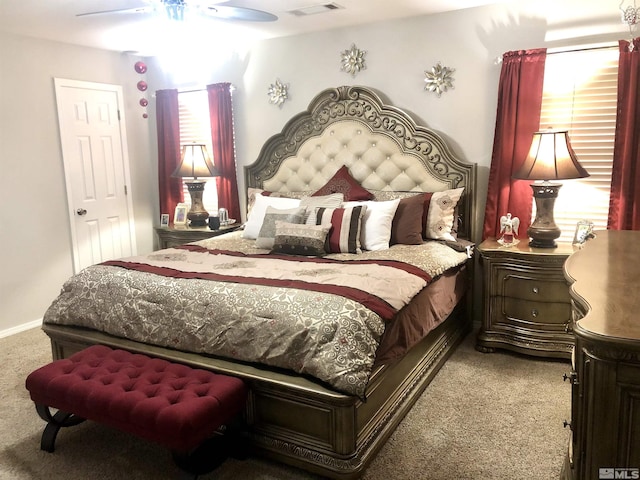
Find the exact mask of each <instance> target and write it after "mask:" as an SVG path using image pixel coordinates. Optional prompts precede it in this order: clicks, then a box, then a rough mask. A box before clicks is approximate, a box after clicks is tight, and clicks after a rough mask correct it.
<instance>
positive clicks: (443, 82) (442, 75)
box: [424, 62, 455, 97]
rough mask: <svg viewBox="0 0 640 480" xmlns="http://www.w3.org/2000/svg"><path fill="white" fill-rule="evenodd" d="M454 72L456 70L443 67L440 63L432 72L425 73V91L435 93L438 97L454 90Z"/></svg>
mask: <svg viewBox="0 0 640 480" xmlns="http://www.w3.org/2000/svg"><path fill="white" fill-rule="evenodd" d="M453 72H455V70H454V69H453V68H449V67H443V66H442V65H441V64H440V62H438V64H437V65H435V66H434V67H432V68H431V71H428V72H424V75H425V77H426V78H425V79H424V82H425V85H424V89H425V90H428V91H430V92H435V93H436V95H438V97H440V96H441V95H442V93H443V92H446V91H447V90H448V89H450V88H451V89H453V76H452V75H453Z"/></svg>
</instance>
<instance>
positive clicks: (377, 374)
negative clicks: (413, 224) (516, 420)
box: [43, 86, 476, 478]
mask: <svg viewBox="0 0 640 480" xmlns="http://www.w3.org/2000/svg"><path fill="white" fill-rule="evenodd" d="M475 181H476V167H475V165H474V164H469V163H465V162H462V161H460V160H459V159H457V158H456V157H455V156H454V155H453V154H452V153H451V150H450V149H449V148H448V146H447V144H446V143H445V141H444V139H443V138H442V137H441V136H440V135H439V134H437V133H436V132H434V131H432V130H430V129H428V128H425V127H422V126H418V125H417V124H416V123H415V122H414V120H413V119H412V118H411V117H410V116H409V115H408V114H406V113H404V112H403V111H401V110H399V109H397V108H395V107H393V106H390V105H388V104H386V103H385V102H384V101H383V100H382V99H381V97H380V96H379V95H378V94H377V93H375V92H374V91H373V90H371V89H369V88H366V87H357V86H344V87H338V88H330V89H327V90H324V91H322V92H321V93H319V94H318V95H317V96H316V97H315V98H314V99H313V100H312V101H311V103H310V104H309V107H308V108H307V110H306V111H304V112H301V113H299V114H297V115H296V116H294V117H293V118H292V119H291V120H290V121H289V122H287V123H286V125H285V126H284V128H283V129H282V131H281V132H280V133H278V134H276V135H274V136H273V137H271V138H270V139H269V140H267V142H266V143H265V144H264V146H263V148H262V149H261V152H260V154H259V156H258V159H257V160H256V161H255V162H254V163H253V164H251V165H249V166H247V167H245V183H246V186H247V192H248V194H247V206H248V207H250V208H251V212H252V213H250V214H249V215H248V221H247V223H246V224H245V227H244V230H242V231H237V232H233V233H228V234H225V235H221V236H219V237H216V238H214V239H210V240H204V241H201V242H195V243H194V244H189V245H186V246H184V247H177V248H173V249H167V250H161V251H158V252H153V253H152V254H149V255H144V256H140V257H138V258H128V259H118V260H114V261H110V262H106V263H105V264H101V265H98V266H94V267H89V269H85V270H83V272H80V273H79V274H78V275H76V276H74V277H73V278H72V279H70V280H69V282H67V283H66V284H65V287H63V291H62V292H61V295H60V297H58V298H57V299H56V300H55V301H54V303H53V304H52V306H51V307H50V308H49V309H48V310H47V313H46V314H45V317H44V323H43V329H44V331H45V332H46V333H47V334H48V335H49V337H50V338H51V344H52V351H53V357H54V358H56V359H58V358H65V357H68V356H70V355H71V354H73V353H75V352H77V351H79V350H80V349H82V348H85V347H86V346H88V345H92V344H105V345H108V346H111V347H114V348H123V349H126V350H129V351H133V352H140V353H145V354H148V355H152V356H156V357H160V358H164V359H167V360H170V361H174V362H180V363H185V364H188V365H190V366H194V367H199V368H205V369H208V370H212V371H215V372H218V373H223V374H228V375H233V376H237V377H240V378H242V379H244V380H245V381H246V382H247V383H248V384H249V386H250V395H249V400H248V402H247V405H246V407H245V410H244V414H243V421H242V429H243V431H244V432H245V435H246V438H247V441H248V443H249V444H250V445H251V449H252V451H253V452H254V453H255V454H258V455H263V456H266V457H268V458H271V459H275V460H277V461H281V462H284V463H287V464H290V465H294V466H297V467H300V468H302V469H305V470H308V471H310V472H314V473H318V474H321V475H324V476H327V477H330V478H357V477H358V476H360V475H361V474H362V473H363V471H364V470H365V469H366V467H367V465H368V464H369V463H370V461H371V460H372V459H373V458H374V457H375V454H376V452H377V451H378V450H379V449H380V448H381V447H382V445H383V444H384V442H385V441H386V439H387V438H388V437H389V435H390V434H391V433H392V432H393V430H394V429H395V427H396V426H397V425H398V423H399V422H400V421H401V420H402V418H403V417H404V415H405V414H406V413H407V411H408V410H409V409H410V408H411V406H412V405H413V404H414V403H415V401H416V400H417V398H418V397H419V396H420V394H421V392H422V391H423V390H424V388H426V386H427V385H428V384H429V382H430V381H431V379H432V378H433V377H434V376H435V374H436V373H437V372H438V370H439V369H440V367H441V366H442V365H443V364H444V362H445V361H446V359H447V358H448V356H449V355H450V353H451V352H452V350H453V349H454V348H455V346H456V345H457V344H458V343H459V342H460V341H461V340H462V338H463V337H464V336H465V335H466V334H467V333H468V332H469V330H470V328H471V319H470V315H469V312H470V309H469V302H470V301H471V298H472V295H471V294H470V285H471V281H470V277H471V273H472V272H471V270H472V260H471V256H472V255H471V253H472V244H471V243H470V242H469V241H468V240H470V239H471V238H473V235H472V227H473V219H474V194H475V191H474V188H475ZM362 192H365V194H367V195H370V198H368V199H366V200H365V199H361V198H355V199H354V197H353V194H354V193H355V195H356V197H357V195H359V194H362ZM423 192H425V193H423ZM452 192H454V193H455V195H454V193H452ZM335 195H340V196H341V201H340V202H339V203H338V204H337V205H334V204H331V203H329V204H327V205H324V204H323V203H322V202H324V201H325V199H330V200H331V201H333V200H335V198H334V197H335ZM452 195H453V196H454V197H455V198H454V201H453V202H452V201H451V196H452ZM417 196H420V198H421V199H422V198H423V197H424V199H426V201H425V202H424V208H425V209H427V205H431V206H430V207H428V208H430V209H433V208H442V209H443V212H444V211H446V212H448V213H447V215H448V217H450V218H449V220H447V221H446V222H445V226H444V227H442V226H441V224H440V223H438V222H431V220H429V228H431V229H432V230H433V231H434V232H435V237H434V238H437V240H436V239H434V240H427V241H425V242H423V241H422V239H420V241H419V242H413V244H404V243H402V240H398V239H399V238H400V237H402V235H404V233H402V234H401V233H400V230H398V229H399V228H400V227H398V226H397V224H396V220H398V218H399V214H398V212H399V211H400V209H401V208H406V209H409V208H410V207H409V205H410V204H414V205H415V201H414V200H415V198H416V197H417ZM347 197H348V198H347ZM327 201H329V200H327ZM421 201H422V200H421ZM296 202H299V203H296ZM372 202H375V203H372ZM300 204H306V205H307V207H305V208H302V207H300ZM383 204H384V205H386V206H385V207H384V208H381V206H382V205H383ZM390 204H393V205H395V208H393V209H391V210H390V209H389V208H387V207H389V206H390ZM441 204H442V205H441ZM265 205H266V206H265ZM278 205H281V206H284V208H279V209H278V208H275V207H276V206H278ZM292 205H293V206H292ZM296 205H298V206H296ZM363 205H364V206H363ZM400 205H403V207H400ZM421 205H422V204H421ZM421 208H422V207H421ZM260 209H266V210H264V212H263V213H260V214H258V213H256V212H258V211H259V210H260ZM301 210H302V213H303V217H304V219H302V220H300V221H295V222H293V221H291V218H294V217H295V216H296V215H298V216H299V215H300V214H301ZM378 211H382V212H383V214H384V213H385V212H386V215H387V217H384V216H382V217H375V218H376V219H378V218H387V219H388V218H390V217H389V212H390V211H391V212H392V213H391V217H393V221H394V223H393V225H394V229H396V230H394V233H393V235H395V240H396V241H394V240H390V239H389V237H388V236H387V238H386V241H387V242H388V244H387V246H386V248H385V246H384V245H383V246H380V247H377V246H376V245H377V243H376V242H378V241H379V239H378V237H377V235H378V233H377V232H378V227H377V225H378V223H379V222H378V221H376V222H372V221H370V222H369V225H370V226H371V225H374V224H375V225H376V229H375V230H370V229H369V227H366V228H365V222H364V221H356V219H362V218H365V217H364V215H365V214H368V215H371V217H369V218H373V217H372V216H373V215H374V212H378ZM426 212H427V210H424V214H423V215H422V222H423V224H422V226H421V233H424V229H425V222H427V214H426ZM432 212H433V210H429V219H431V218H432ZM438 212H440V210H438ZM394 213H395V214H396V215H395V216H394ZM441 213H442V212H441ZM376 214H377V213H376ZM270 215H271V217H273V218H272V220H273V222H272V224H271V226H270V228H269V229H265V225H266V223H267V221H266V218H267V217H269V216H270ZM445 216H446V215H445ZM271 217H269V218H271ZM257 218H260V222H261V224H260V225H258V227H259V228H258V229H257V230H255V228H256V225H252V222H253V223H255V222H256V221H257V220H256V219H257ZM296 218H297V217H296ZM345 218H347V219H349V221H350V222H351V224H353V225H356V224H358V225H360V226H361V228H362V231H358V230H350V229H349V228H346V227H345V228H344V229H342V230H341V228H342V227H341V225H346V223H345V220H344V219H345ZM327 219H328V220H327ZM336 219H338V220H336ZM283 220H286V221H283ZM451 221H452V224H451V225H448V226H447V224H448V223H451ZM340 222H342V223H340ZM390 222H391V220H388V221H387V223H388V224H389V225H391V223H390ZM396 227H397V228H396ZM389 228H390V227H389ZM252 229H253V230H252ZM274 229H275V230H274ZM265 231H267V233H265ZM250 232H253V233H250ZM299 232H304V233H303V234H301V233H299ZM336 232H340V235H336ZM443 232H444V233H443ZM365 233H366V238H365ZM265 237H266V241H267V245H268V246H267V247H265V245H263V244H261V243H259V242H261V241H265ZM303 237H304V240H305V241H304V242H303V247H304V248H305V249H308V248H316V249H319V250H322V249H323V248H324V249H328V250H331V249H332V248H333V249H334V250H331V251H332V252H333V253H332V254H330V255H323V254H305V255H299V254H300V250H298V249H299V248H301V243H300V238H303ZM309 239H311V240H309ZM330 239H331V241H330ZM307 240H309V242H307ZM331 242H333V243H331ZM353 242H355V244H354V243H353ZM382 243H383V244H384V239H383V240H382ZM394 243H395V244H394ZM417 243H419V244H417ZM319 245H321V246H322V248H320V247H319ZM330 245H331V246H330ZM265 248H266V249H265ZM288 248H289V249H291V248H292V249H294V250H292V251H287V250H286V249H288ZM353 248H356V251H353V250H351V249H353ZM336 249H337V250H336ZM308 251H309V250H304V252H308ZM269 252H271V253H269ZM292 252H293V253H296V254H297V255H291V253H292ZM349 252H351V253H349ZM416 252H417V253H416ZM425 252H429V255H430V257H429V258H428V259H427V258H426V257H425V256H426V255H427V253H425ZM433 257H437V262H436V260H434V259H433ZM270 262H277V266H276V264H275V263H270ZM281 265H284V266H281ZM399 267H400V268H399ZM238 268H240V269H245V270H242V272H243V273H242V274H240V273H238V270H237V269H238ZM298 268H304V269H305V270H304V272H305V273H304V275H306V276H304V277H301V275H302V274H301V273H300V271H299V270H298ZM338 270H339V271H340V274H339V275H338V274H336V273H335V272H336V271H338ZM258 271H260V272H269V273H268V275H265V276H269V277H270V278H268V279H264V278H262V277H260V279H259V280H256V278H258V276H259V274H258V273H256V272H258ZM292 272H293V273H292ZM347 272H348V273H347ZM425 272H426V273H425ZM241 275H242V276H244V277H247V278H248V279H250V281H249V283H244V282H245V279H244V278H243V280H242V281H239V280H237V279H238V277H239V276H241ZM345 275H346V276H345ZM311 277H314V278H313V279H312V278H311ZM315 278H322V279H328V278H331V280H327V281H329V282H330V283H331V282H333V283H331V286H330V287H328V286H327V285H326V284H325V283H324V280H323V282H320V281H316V279H315ZM357 278H360V281H362V282H364V283H363V284H362V285H357V284H355V283H353V282H354V281H355V280H354V279H357ZM367 279H368V280H367ZM136 281H139V282H140V283H132V282H136ZM186 282H190V283H189V284H188V285H189V286H188V287H185V286H184V285H185V284H186ZM251 282H253V283H251ZM367 282H369V283H367ZM385 282H386V284H385ZM421 282H422V283H421ZM378 284H379V285H378ZM389 284H394V285H401V286H402V288H400V289H399V290H402V293H401V294H400V293H398V294H396V293H394V294H393V295H390V296H387V293H386V290H391V289H390V288H389ZM256 285H258V286H256ZM354 285H355V286H354ZM385 285H386V286H385ZM179 288H180V289H183V290H179ZM187 288H188V291H187V290H186V289H187ZM338 288H339V290H338ZM81 290H83V291H84V292H85V293H86V292H87V291H89V290H91V291H92V292H93V293H91V294H87V295H86V296H85V297H84V298H79V297H81V295H80V294H77V293H74V291H81ZM174 290H176V291H178V292H179V295H178V297H176V299H174V300H169V297H170V296H171V295H172V292H173V291H174ZM214 290H215V291H214ZM196 292H197V293H196ZM203 292H204V293H203ZM363 292H364V294H363ZM190 295H193V296H194V298H195V297H197V298H198V299H199V298H202V297H203V296H208V297H207V298H208V299H207V300H206V301H203V302H201V303H202V305H201V306H202V308H200V309H198V308H196V307H194V305H197V304H198V301H199V300H195V299H194V298H191V297H189V296H190ZM269 295H271V297H270V296H269ZM186 297H189V298H191V300H189V301H185V300H184V299H185V298H186ZM240 297H245V298H249V297H251V300H250V302H249V303H251V305H247V304H241V303H240V300H239V299H240ZM338 298H339V299H340V300H337V299H338ZM113 299H116V302H115V303H111V304H110V303H108V302H109V301H113ZM74 302H75V303H74ZM135 302H139V304H138V306H135V307H130V305H136V303H135ZM162 302H174V303H172V304H169V306H167V304H164V303H162ZM284 303H286V304H287V305H288V306H287V309H289V308H294V309H297V310H295V311H289V310H287V312H284V311H285V310H286V309H285V308H284V307H282V308H281V305H282V304H284ZM257 304H260V305H261V306H260V308H263V309H264V308H265V307H264V305H268V306H269V309H270V310H269V312H270V313H268V314H263V313H261V314H256V313H255V310H251V309H252V308H258V307H256V305H257ZM185 305H186V306H185ZM363 305H364V306H363ZM145 309H146V310H147V314H146V317H145V318H146V319H145V320H144V321H140V319H139V318H137V317H136V315H138V314H139V311H140V310H145ZM332 309H334V310H335V311H336V312H347V313H346V316H345V317H344V318H343V317H342V316H339V315H343V314H342V313H335V318H333V316H334V314H333V313H331V312H333V311H334V310H332ZM249 310H251V311H252V312H253V313H251V314H250V315H248V317H247V314H246V312H247V311H249ZM276 310H278V312H280V311H281V310H282V311H283V312H284V313H282V315H284V317H283V318H280V317H278V316H276V315H280V313H277V314H276V313H273V312H275V311H276ZM177 311H180V312H181V313H180V315H178V314H177V313H176V314H174V313H171V312H177ZM214 311H215V312H214ZM70 312H71V313H70ZM101 312H102V313H101ZM220 312H222V313H220ZM243 312H244V313H243ZM207 315H212V316H213V315H218V316H219V317H224V319H225V320H230V321H231V323H229V324H225V325H224V326H218V325H217V320H216V322H213V321H211V320H210V319H209V320H207V321H205V317H206V316H207ZM243 315H244V317H243ZM138 316H139V315H138ZM107 317H108V318H107ZM147 317H148V318H147ZM183 317H184V318H185V319H187V318H188V319H189V320H188V321H186V320H184V321H185V324H184V325H183V324H182V323H178V322H179V321H180V322H182V321H183ZM316 317H317V318H316ZM207 318H208V317H207ZM212 318H213V317H212ZM216 318H217V317H216ZM247 318H250V320H251V321H248V320H247ZM284 318H286V319H290V320H289V321H288V323H291V324H294V325H289V324H287V325H286V326H282V327H281V325H283V324H284V323H287V322H285V320H283V319H284ZM354 318H356V319H357V322H356V320H354ZM149 319H153V321H150V320H149ZM233 319H235V320H233ZM238 319H239V320H238ZM301 319H303V320H304V321H303V320H301ZM251 322H254V324H251ZM255 322H259V327H256V324H255ZM305 322H306V323H305ZM213 323H216V326H215V327H210V325H212V324H213ZM300 323H302V324H304V325H303V328H302V330H303V331H304V335H302V334H301V333H300V332H299V331H296V330H295V328H296V325H297V324H300ZM356 323H358V326H357V327H354V326H353V325H355V324H356ZM341 325H342V326H343V327H344V326H345V325H347V326H346V327H344V328H343V329H342V330H340V329H341V328H342V327H341ZM310 326H311V327H310ZM318 326H319V327H318ZM334 327H335V330H331V332H329V333H327V330H328V329H333V328H334ZM209 328H212V329H211V330H209ZM280 328H282V330H280ZM356 328H357V329H358V330H356ZM292 329H293V330H292ZM285 331H286V332H288V333H286V334H284V333H283V332H285ZM269 332H275V333H273V334H272V333H269ZM310 332H311V333H310ZM312 335H318V336H319V337H321V338H322V339H323V340H322V342H321V343H322V345H323V347H322V348H320V347H318V348H316V347H315V345H316V344H315V343H313V344H310V343H306V342H308V337H310V336H312ZM212 338H215V339H217V340H216V341H211V339H212ZM219 339H222V340H219ZM243 339H244V340H243ZM247 339H250V340H247ZM283 339H284V340H283ZM234 342H235V343H234ZM269 342H272V343H269ZM274 342H275V343H274ZM314 342H315V340H314ZM205 344H206V345H205ZM209 344H213V346H211V348H209ZM296 345H297V346H298V347H297V348H299V349H300V351H301V353H292V352H293V350H290V349H292V348H293V347H295V346H296ZM309 345H314V347H313V348H312V347H309ZM349 345H351V346H349ZM300 346H301V347H300ZM310 350H314V351H315V350H317V351H318V352H319V354H318V356H317V357H315V356H314V357H313V358H310V357H311V355H310V354H308V352H309V351H310ZM274 352H277V354H275V353H274ZM314 355H315V354H314Z"/></svg>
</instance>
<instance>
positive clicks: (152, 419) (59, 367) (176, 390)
mask: <svg viewBox="0 0 640 480" xmlns="http://www.w3.org/2000/svg"><path fill="white" fill-rule="evenodd" d="M26 387H27V390H29V393H30V395H31V399H32V400H33V401H34V402H35V404H36V409H37V411H38V414H39V415H40V416H41V417H42V418H43V419H44V420H45V421H47V422H48V425H47V426H46V428H45V430H44V432H43V434H42V439H41V444H40V446H41V448H42V449H43V450H46V451H49V452H53V450H54V444H55V439H56V436H57V434H58V431H59V430H60V428H61V427H66V426H72V425H77V424H79V423H80V422H82V421H84V420H85V419H89V420H93V421H96V422H99V423H102V424H105V425H109V426H111V427H115V428H117V429H120V430H123V431H125V432H129V433H132V434H134V435H137V436H139V437H142V438H145V439H147V440H151V441H153V442H157V443H159V444H161V445H164V446H166V447H167V448H169V449H170V450H172V451H173V453H174V459H175V460H176V462H177V463H178V465H179V466H180V467H181V468H183V469H184V470H186V471H188V472H190V473H192V474H194V475H195V476H197V475H198V473H205V471H209V470H211V469H212V468H214V466H213V465H208V466H207V467H202V466H201V465H194V464H191V463H190V461H189V456H190V455H192V453H193V452H195V451H196V450H197V447H199V446H201V445H203V444H205V443H206V442H205V441H206V440H207V439H210V438H211V437H212V436H213V434H214V433H215V431H216V430H217V429H218V428H219V427H221V426H222V425H226V424H227V423H228V422H229V421H231V420H232V419H233V418H234V417H236V416H237V415H238V414H239V413H240V411H241V410H242V409H243V407H244V404H245V402H246V398H247V387H246V385H245V384H244V382H243V381H242V380H240V379H238V378H234V377H229V376H226V375H218V374H215V373H213V372H209V371H206V370H200V369H194V368H191V367H188V366H186V365H180V364H175V363H171V362H168V361H166V360H161V359H158V358H150V357H147V356H145V355H140V354H133V353H130V352H126V351H124V350H113V349H111V348H109V347H106V346H103V345H94V346H92V347H89V348H87V349H85V350H82V351H81V352H78V353H76V354H75V355H72V356H71V357H69V358H68V359H63V360H56V361H54V362H52V363H49V364H48V365H45V366H43V367H41V368H39V369H37V370H35V371H34V372H32V373H31V374H30V375H29V376H28V377H27V380H26ZM51 407H53V408H55V409H57V410H58V412H57V413H56V414H55V415H52V414H51V412H50V410H49V408H51ZM200 456H202V455H200ZM222 460H223V458H222V459H220V461H222ZM217 463H220V462H217Z"/></svg>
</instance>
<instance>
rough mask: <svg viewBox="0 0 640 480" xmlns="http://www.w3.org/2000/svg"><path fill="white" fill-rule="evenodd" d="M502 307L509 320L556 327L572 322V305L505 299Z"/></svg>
mask: <svg viewBox="0 0 640 480" xmlns="http://www.w3.org/2000/svg"><path fill="white" fill-rule="evenodd" d="M502 306H503V310H502V312H503V314H504V315H505V316H506V317H507V318H513V319H519V320H524V321H527V322H531V323H545V324H556V325H566V324H567V323H569V322H571V303H560V302H532V301H528V300H522V299H519V298H511V297H504V298H503V303H502ZM563 328H564V327H563Z"/></svg>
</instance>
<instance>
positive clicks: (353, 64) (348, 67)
mask: <svg viewBox="0 0 640 480" xmlns="http://www.w3.org/2000/svg"><path fill="white" fill-rule="evenodd" d="M366 54H367V52H366V51H365V50H360V49H359V48H357V47H356V46H355V44H352V45H351V48H350V49H348V50H345V51H344V52H342V66H341V67H340V70H342V71H344V72H347V73H349V74H350V75H351V76H352V77H355V76H356V75H357V74H358V72H360V70H364V69H365V68H367V66H366V64H365V61H364V56H365V55H366Z"/></svg>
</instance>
